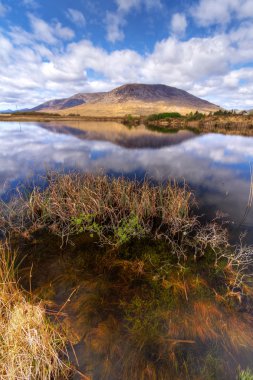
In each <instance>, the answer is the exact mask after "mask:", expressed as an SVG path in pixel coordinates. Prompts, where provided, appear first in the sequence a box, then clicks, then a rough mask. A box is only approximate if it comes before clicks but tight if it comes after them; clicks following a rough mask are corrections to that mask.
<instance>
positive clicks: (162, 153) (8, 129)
mask: <svg viewBox="0 0 253 380" xmlns="http://www.w3.org/2000/svg"><path fill="white" fill-rule="evenodd" d="M0 144H1V151H0V163H1V166H0V196H1V197H2V198H3V199H8V198H9V197H10V194H12V190H13V189H15V188H16V187H17V186H18V185H20V184H22V183H24V182H25V183H27V182H31V181H34V182H36V181H39V180H38V177H39V176H40V175H43V174H44V173H45V172H46V171H47V170H49V169H54V170H59V171H63V170H64V171H67V170H77V171H80V172H96V173H99V172H103V173H108V174H110V175H115V176H121V175H123V176H127V177H129V178H138V179H142V178H144V177H145V176H147V177H148V178H151V179H152V180H154V181H165V180H167V179H169V178H173V179H174V178H175V179H177V180H178V181H184V180H185V181H186V183H187V184H188V185H189V186H190V188H192V189H193V190H194V192H195V194H196V197H197V201H198V205H199V209H198V213H199V214H205V215H206V216H207V218H208V219H212V218H214V217H215V215H216V213H217V212H221V213H223V214H226V215H227V218H229V220H230V221H231V222H232V224H233V226H234V232H235V233H236V235H238V230H239V228H238V227H239V226H240V225H242V226H243V228H244V229H246V230H247V231H249V232H250V231H252V227H253V212H252V210H251V209H250V210H248V211H247V212H246V216H245V210H246V208H247V203H248V197H249V191H250V182H251V176H250V164H251V163H252V162H253V138H251V137H241V136H229V135H226V136H225V135H220V134H203V135H196V134H194V133H193V132H191V131H179V132H176V133H161V132H155V131H151V130H148V129H146V128H145V127H144V126H139V127H133V128H128V127H126V126H124V125H122V124H119V123H114V122H110V123H109V122H105V123H102V122H85V123H84V122H69V123H68V124H61V123H9V122H2V123H0ZM251 235H252V234H250V233H249V234H248V239H249V240H250V241H251V242H253V237H252V238H251V237H250V236H251Z"/></svg>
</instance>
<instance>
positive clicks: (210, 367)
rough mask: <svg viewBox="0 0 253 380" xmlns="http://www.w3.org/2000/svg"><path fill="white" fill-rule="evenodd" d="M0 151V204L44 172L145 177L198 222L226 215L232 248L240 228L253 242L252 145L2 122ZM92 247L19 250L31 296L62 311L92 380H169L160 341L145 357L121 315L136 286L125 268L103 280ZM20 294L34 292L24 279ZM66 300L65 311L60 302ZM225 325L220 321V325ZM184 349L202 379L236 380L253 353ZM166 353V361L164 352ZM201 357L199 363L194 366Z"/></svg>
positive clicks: (43, 244)
mask: <svg viewBox="0 0 253 380" xmlns="http://www.w3.org/2000/svg"><path fill="white" fill-rule="evenodd" d="M0 147H1V148H0V164H1V165H0V197H2V198H3V199H5V200H7V199H8V198H9V197H10V196H12V195H13V194H14V193H15V189H16V187H17V186H21V185H22V184H25V185H26V184H29V185H31V184H35V183H42V181H41V177H40V176H41V175H43V174H45V173H46V171H47V170H49V169H53V170H59V171H69V170H76V171H80V172H94V173H100V172H103V173H107V174H109V175H114V176H121V175H123V176H126V177H129V178H138V179H140V180H141V179H143V178H144V177H145V176H147V177H148V178H150V179H151V180H152V181H158V182H160V181H166V180H168V179H170V178H172V179H174V178H175V179H177V180H178V181H186V182H187V184H188V185H189V186H190V187H191V188H192V189H193V190H194V192H195V194H196V198H197V201H198V205H199V208H198V213H199V214H200V215H201V214H205V215H206V217H207V219H212V218H214V217H215V215H216V214H217V212H220V213H223V214H226V215H227V219H228V220H230V222H231V226H233V228H232V229H231V231H232V234H234V238H235V240H236V239H237V238H238V232H239V231H241V229H242V228H243V229H244V230H247V231H248V241H250V242H253V236H252V230H253V229H252V226H253V212H252V210H251V208H249V209H247V204H248V197H249V193H250V184H251V178H250V166H251V162H253V138H250V137H240V136H224V135H219V134H205V135H204V134H203V135H195V134H194V133H193V132H191V131H179V132H175V133H161V132H155V131H150V130H147V129H146V128H145V127H144V126H139V127H136V128H131V129H130V128H127V127H125V126H123V125H121V124H117V123H80V122H78V123H69V124H68V125H62V124H57V123H54V124H53V123H20V124H19V123H0ZM245 211H246V212H245ZM232 237H233V236H232ZM91 240H92V239H91V238H88V240H87V239H86V238H84V237H77V238H76V239H75V244H70V245H68V246H64V247H63V248H62V249H60V245H61V241H59V239H58V238H56V237H52V236H48V235H38V236H35V237H33V240H32V241H30V243H29V244H27V242H19V247H18V248H19V252H20V254H23V253H24V254H25V255H26V259H25V261H24V262H23V264H22V266H23V269H22V271H23V273H26V272H27V274H28V275H29V274H30V268H31V265H33V273H32V274H33V277H32V290H33V291H34V292H35V293H36V294H37V295H38V296H39V297H42V298H44V299H46V300H52V301H53V302H55V303H56V307H58V308H61V307H62V305H64V306H63V309H62V312H63V320H64V323H65V324H66V325H67V327H68V330H70V334H71V335H72V342H73V345H74V349H75V355H74V354H73V353H72V350H71V348H70V349H69V352H70V356H71V359H72V361H73V362H74V363H75V365H76V366H77V367H78V368H79V370H80V371H83V372H84V373H86V374H92V378H93V379H94V380H101V379H108V380H116V379H117V380H120V379H124V380H125V379H129V380H130V378H129V373H132V377H131V380H132V379H134V380H135V379H138V380H139V379H140V378H141V379H145V380H146V379H158V378H159V379H163V380H166V379H172V378H173V379H174V377H172V376H173V375H172V374H170V371H171V368H170V366H171V364H170V363H171V362H173V358H172V357H170V358H169V360H168V365H169V367H168V368H167V367H166V365H167V364H166V363H167V362H164V361H162V359H161V358H160V357H158V356H157V357H156V355H157V354H156V353H157V352H159V350H158V349H157V346H156V345H157V344H158V343H157V342H153V341H152V342H151V344H150V345H147V350H144V352H143V350H142V349H140V348H139V346H135V345H134V343H133V341H132V340H131V336H130V335H127V334H126V327H125V324H126V320H124V317H123V316H122V315H121V312H120V311H118V310H121V309H122V307H121V306H122V305H121V299H123V300H124V302H125V301H126V300H128V297H129V296H130V295H131V292H133V291H134V292H135V291H136V289H139V288H141V283H138V281H136V282H134V284H133V286H132V285H131V286H130V285H129V283H128V281H126V279H125V275H126V274H124V273H123V272H122V273H121V271H122V270H123V269H122V268H123V267H124V266H123V267H122V268H121V270H120V271H119V269H118V268H116V269H115V270H113V269H112V270H111V271H110V273H109V272H106V271H105V270H104V267H103V265H104V264H103V259H102V258H103V257H104V256H103V255H104V250H106V248H101V247H99V246H98V245H97V244H94V242H92V241H91ZM72 243H73V242H72ZM148 249H149V250H150V251H151V253H152V249H153V248H152V247H151V246H149V245H147V247H146V246H144V247H143V246H137V247H134V248H132V250H133V252H135V250H136V252H141V251H143V252H144V253H145V252H146V251H147V250H148ZM159 249H161V248H159ZM22 271H21V273H22ZM23 278H26V276H24V277H23ZM23 285H24V286H27V287H28V289H29V287H30V284H29V283H26V280H23ZM133 296H134V294H132V297H133ZM68 297H70V302H66V301H67V299H68ZM119 306H120V307H119ZM152 311H153V309H152V310H150V313H151V315H152ZM184 311H187V310H183V312H184ZM65 313H66V314H65ZM141 313H142V314H141V318H142V319H143V318H144V321H145V320H146V319H145V318H149V314H148V313H147V312H146V311H145V310H143V311H142V312H141ZM208 316H209V312H207V318H208ZM180 318H181V316H180ZM224 318H225V317H224ZM189 321H191V319H189ZM227 321H228V320H226V319H224V326H225V324H226V323H227ZM193 322H194V321H193ZM207 322H208V321H207ZM189 323H190V322H189ZM194 324H195V322H194V323H193V326H194ZM208 324H209V322H208V323H207V325H208ZM151 326H152V324H151ZM199 327H200V329H201V326H199ZM160 338H161V339H162V338H163V337H162V336H161V337H160ZM160 338H159V339H160ZM210 342H211V341H210ZM137 343H139V342H137ZM188 343H189V342H188ZM188 343H186V347H187V348H185V347H184V348H183V349H182V353H181V359H180V360H181V363H183V362H184V361H185V360H186V359H185V358H186V357H188V359H187V360H191V357H192V358H193V359H192V363H190V364H189V363H187V362H185V366H186V368H187V365H188V364H189V365H190V366H192V367H193V368H195V367H196V371H197V369H198V366H200V369H199V372H198V373H199V374H200V375H198V377H196V378H198V379H217V378H219V379H224V380H225V379H226V380H227V379H234V377H235V372H236V370H237V368H238V365H239V364H240V365H241V366H242V367H243V368H245V366H248V365H249V363H250V358H251V356H250V355H251V354H252V353H251V352H248V351H247V350H246V351H245V352H244V354H243V355H242V354H241V352H239V356H238V357H234V356H233V355H232V354H231V352H225V353H224V351H223V350H221V351H219V350H220V348H219V347H218V346H217V347H216V346H215V345H214V344H213V343H210V346H208V345H207V346H205V347H204V345H203V347H202V344H201V342H198V344H195V345H192V343H191V342H190V343H189V344H190V345H188V346H187V344H188ZM159 344H160V343H159ZM179 347H180V349H181V346H179ZM240 349H241V348H240ZM205 350H207V351H205ZM239 351H240V350H239ZM162 354H163V355H165V356H166V354H165V351H164V352H162ZM199 354H201V355H202V354H203V358H204V359H203V358H202V359H203V360H204V362H203V360H202V362H201V361H199V362H198V360H197V361H194V360H195V359H194V357H195V358H198V357H199ZM224 355H225V356H224ZM166 358H167V357H166ZM189 358H190V359H189ZM221 359H223V361H225V363H227V364H226V366H227V367H226V366H225V372H224V368H223V370H221V372H220V371H219V367H220V360H221ZM77 363H78V364H77ZM146 363H151V364H148V365H146ZM194 366H195V367H194ZM139 370H140V373H141V376H142V377H140V376H139V375H138V371H139ZM124 371H125V372H124ZM131 371H132V372H131ZM159 371H160V372H159ZM226 371H228V372H227V373H226ZM152 373H160V375H159V376H160V377H152V376H153V375H152ZM221 373H222V375H220V374H221ZM136 376H137V377H136ZM138 376H139V377H138ZM199 376H200V377H199ZM76 378H81V377H80V376H77V377H76ZM185 378H187V379H188V378H193V377H187V376H186V377H185Z"/></svg>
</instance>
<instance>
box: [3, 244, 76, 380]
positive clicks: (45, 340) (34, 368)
mask: <svg viewBox="0 0 253 380" xmlns="http://www.w3.org/2000/svg"><path fill="white" fill-rule="evenodd" d="M0 283H1V288H0V379H1V380H17V379H19V380H27V379H31V380H32V379H34V380H40V379H41V380H47V379H48V380H50V379H52V378H54V379H57V378H60V376H61V378H67V374H68V373H69V369H68V367H67V365H66V364H65V363H64V361H63V358H64V357H66V351H65V338H64V337H63V334H62V333H61V332H60V330H59V329H58V328H57V327H56V326H54V325H53V324H52V323H51V322H50V321H49V319H48V317H47V315H46V312H45V308H44V307H43V305H42V303H35V302H32V301H29V299H28V296H27V295H26V294H25V293H24V292H23V291H22V290H20V288H19V287H18V284H17V282H16V279H15V256H13V255H12V253H11V252H10V250H9V248H8V246H7V245H3V244H2V243H1V244H0Z"/></svg>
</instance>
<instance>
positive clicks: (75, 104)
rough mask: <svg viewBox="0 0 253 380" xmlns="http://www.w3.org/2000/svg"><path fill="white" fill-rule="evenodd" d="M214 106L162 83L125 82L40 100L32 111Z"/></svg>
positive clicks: (90, 112) (106, 112) (97, 112)
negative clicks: (105, 89) (93, 91)
mask: <svg viewBox="0 0 253 380" xmlns="http://www.w3.org/2000/svg"><path fill="white" fill-rule="evenodd" d="M218 109H219V107H218V106H216V105H214V104H212V103H210V102H208V101H206V100H203V99H200V98H198V97H196V96H194V95H191V94H189V93H188V92H186V91H184V90H180V89H178V88H175V87H170V86H166V85H162V84H153V85H152V84H126V85H123V86H120V87H117V88H115V89H114V90H112V91H109V92H100V93H84V94H76V95H73V96H71V97H70V98H66V99H56V100H51V101H48V102H46V103H43V104H41V105H39V106H37V107H35V108H33V111H46V112H55V111H57V112H58V113H60V114H69V113H75V114H80V115H83V116H99V117H101V116H124V115H126V114H132V115H149V114H153V113H159V112H166V111H167V112H168V111H177V112H181V113H187V112H191V111H200V112H210V111H217V110H218Z"/></svg>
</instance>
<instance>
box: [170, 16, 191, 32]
mask: <svg viewBox="0 0 253 380" xmlns="http://www.w3.org/2000/svg"><path fill="white" fill-rule="evenodd" d="M186 28H187V20H186V16H185V15H184V14H182V13H175V14H174V15H173V17H172V20H171V30H172V32H173V33H174V34H178V35H182V34H184V33H185V31H186Z"/></svg>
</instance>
